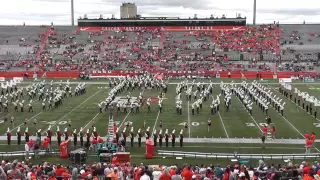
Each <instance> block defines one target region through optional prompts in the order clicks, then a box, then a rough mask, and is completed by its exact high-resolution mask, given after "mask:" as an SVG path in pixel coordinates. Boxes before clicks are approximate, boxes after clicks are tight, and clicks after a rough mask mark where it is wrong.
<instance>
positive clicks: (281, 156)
mask: <svg viewBox="0 0 320 180" xmlns="http://www.w3.org/2000/svg"><path fill="white" fill-rule="evenodd" d="M158 154H159V155H160V156H162V157H165V156H171V157H184V158H188V157H189V158H206V159H212V158H215V159H219V158H220V159H221V158H224V159H231V160H232V159H236V160H238V161H240V160H246V159H270V160H272V159H281V160H286V159H317V158H320V153H312V154H238V153H200V152H184V151H165V150H158Z"/></svg>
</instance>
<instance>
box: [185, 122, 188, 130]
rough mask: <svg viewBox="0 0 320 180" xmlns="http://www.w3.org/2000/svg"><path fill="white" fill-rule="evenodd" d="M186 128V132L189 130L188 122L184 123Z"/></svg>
mask: <svg viewBox="0 0 320 180" xmlns="http://www.w3.org/2000/svg"><path fill="white" fill-rule="evenodd" d="M184 128H185V129H186V130H187V129H188V123H187V122H185V123H184Z"/></svg>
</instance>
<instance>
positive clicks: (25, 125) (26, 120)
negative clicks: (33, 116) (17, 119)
mask: <svg viewBox="0 0 320 180" xmlns="http://www.w3.org/2000/svg"><path fill="white" fill-rule="evenodd" d="M27 123H28V119H27V118H25V119H24V122H23V124H24V127H27Z"/></svg>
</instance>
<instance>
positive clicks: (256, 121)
mask: <svg viewBox="0 0 320 180" xmlns="http://www.w3.org/2000/svg"><path fill="white" fill-rule="evenodd" d="M236 99H237V100H238V101H239V103H240V104H241V105H242V106H243V107H244V109H245V111H247V109H246V107H245V106H244V105H243V104H242V102H241V101H240V99H239V98H238V97H236ZM248 114H249V116H250V118H251V119H252V121H253V122H254V123H255V124H256V126H257V128H258V129H259V130H260V132H262V129H261V128H260V126H259V124H258V123H257V121H256V120H255V119H254V117H252V115H251V114H250V113H249V112H248Z"/></svg>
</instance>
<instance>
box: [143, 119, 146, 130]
mask: <svg viewBox="0 0 320 180" xmlns="http://www.w3.org/2000/svg"><path fill="white" fill-rule="evenodd" d="M146 128H147V122H146V120H144V121H143V129H146Z"/></svg>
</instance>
